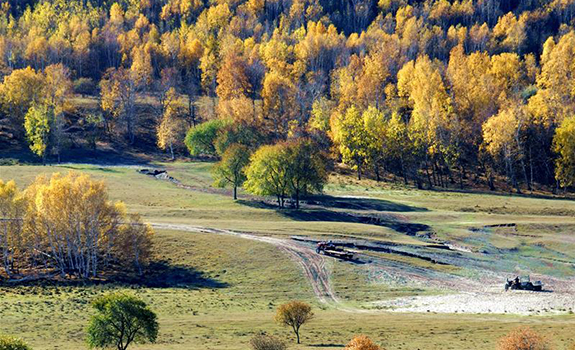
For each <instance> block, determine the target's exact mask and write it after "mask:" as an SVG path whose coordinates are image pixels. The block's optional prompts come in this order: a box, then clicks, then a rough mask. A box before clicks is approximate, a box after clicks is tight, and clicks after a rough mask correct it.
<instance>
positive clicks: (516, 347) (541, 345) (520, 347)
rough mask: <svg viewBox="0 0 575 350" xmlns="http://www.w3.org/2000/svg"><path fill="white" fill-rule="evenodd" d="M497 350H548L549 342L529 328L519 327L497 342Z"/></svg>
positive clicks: (550, 347) (549, 347)
mask: <svg viewBox="0 0 575 350" xmlns="http://www.w3.org/2000/svg"><path fill="white" fill-rule="evenodd" d="M497 349H498V350H550V349H552V346H551V342H550V341H549V340H548V339H547V338H545V337H544V336H542V335H540V334H539V333H537V332H535V331H534V330H532V329H531V328H529V327H519V328H517V329H514V330H512V331H511V332H510V333H509V334H507V335H506V336H504V337H502V338H501V339H500V340H499V345H498V347H497Z"/></svg>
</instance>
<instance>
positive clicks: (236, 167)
mask: <svg viewBox="0 0 575 350" xmlns="http://www.w3.org/2000/svg"><path fill="white" fill-rule="evenodd" d="M249 161H250V151H249V149H248V148H247V147H246V146H244V145H240V144H237V143H235V144H232V145H231V146H230V147H228V149H227V150H226V151H225V152H224V154H223V155H222V160H221V161H219V162H218V163H217V164H216V165H215V166H214V168H213V175H214V179H215V180H214V184H215V185H216V186H217V187H225V186H226V185H231V186H232V187H233V188H234V200H236V199H238V187H240V186H241V185H242V184H243V183H244V181H246V175H245V172H244V168H245V167H246V165H248V163H249Z"/></svg>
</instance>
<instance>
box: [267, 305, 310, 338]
mask: <svg viewBox="0 0 575 350" xmlns="http://www.w3.org/2000/svg"><path fill="white" fill-rule="evenodd" d="M312 318H313V312H312V311H311V306H310V305H308V304H306V303H304V302H301V301H292V302H289V303H286V304H282V305H280V306H279V307H278V309H277V312H276V316H275V319H276V321H277V322H278V323H280V324H282V325H285V326H289V327H291V328H292V329H293V331H294V333H295V335H296V337H297V343H298V344H299V343H300V334H299V331H300V328H301V326H303V325H304V324H305V323H307V322H309V321H310V320H311V319H312Z"/></svg>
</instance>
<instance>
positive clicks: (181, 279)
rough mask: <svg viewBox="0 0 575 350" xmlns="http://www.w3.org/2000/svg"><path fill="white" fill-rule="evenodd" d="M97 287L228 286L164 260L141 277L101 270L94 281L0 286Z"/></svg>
mask: <svg viewBox="0 0 575 350" xmlns="http://www.w3.org/2000/svg"><path fill="white" fill-rule="evenodd" d="M96 285H117V286H130V287H146V288H184V289H216V288H226V287H227V286H228V284H227V283H225V282H221V281H218V280H215V279H213V278H210V277H207V276H205V275H204V273H203V272H201V271H197V270H195V269H193V268H190V267H187V266H176V265H170V264H169V263H167V262H166V261H155V262H152V263H151V264H150V265H149V266H147V267H146V269H145V270H144V272H143V274H142V275H141V276H140V275H138V274H136V273H132V272H117V271H110V270H108V271H104V272H103V273H102V274H101V276H100V277H98V278H96V279H78V278H64V277H61V276H59V275H58V276H53V277H51V278H49V277H44V278H31V279H24V280H22V281H10V280H2V279H1V278H0V286H1V287H16V286H44V287H46V286H54V287H64V286H70V287H79V286H82V287H86V286H96Z"/></svg>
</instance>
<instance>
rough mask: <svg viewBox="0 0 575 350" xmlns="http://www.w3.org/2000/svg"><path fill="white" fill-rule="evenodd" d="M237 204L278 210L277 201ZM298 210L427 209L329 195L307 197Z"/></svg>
mask: <svg viewBox="0 0 575 350" xmlns="http://www.w3.org/2000/svg"><path fill="white" fill-rule="evenodd" d="M237 202H238V203H239V204H242V205H246V206H249V207H252V208H258V209H279V208H278V205H277V201H275V200H272V199H271V198H270V199H268V200H259V201H256V200H246V199H240V200H238V201H237ZM286 208H287V209H293V208H295V201H294V200H292V199H286ZM300 209H348V210H354V211H385V212H403V213H405V212H423V211H428V209H427V208H422V207H415V206H411V205H406V204H402V203H397V202H392V201H388V200H385V199H377V198H357V197H336V196H329V195H318V196H308V197H305V198H304V199H302V200H301V201H300Z"/></svg>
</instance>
